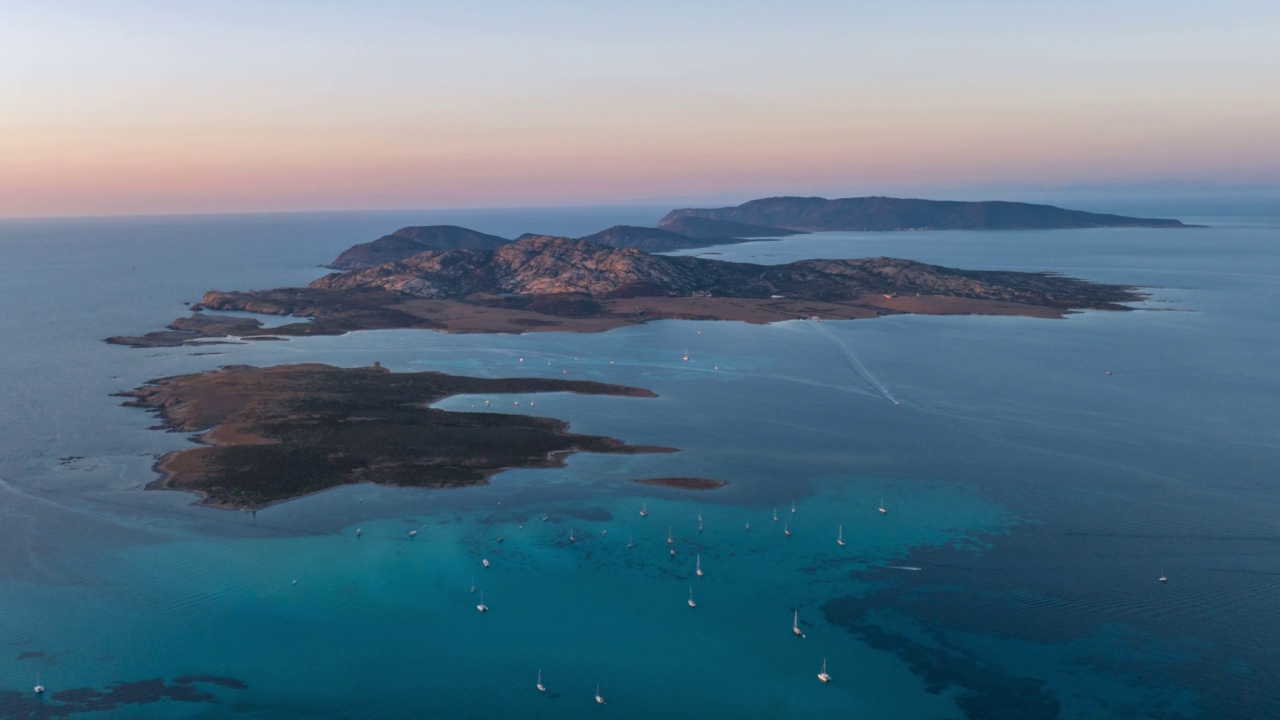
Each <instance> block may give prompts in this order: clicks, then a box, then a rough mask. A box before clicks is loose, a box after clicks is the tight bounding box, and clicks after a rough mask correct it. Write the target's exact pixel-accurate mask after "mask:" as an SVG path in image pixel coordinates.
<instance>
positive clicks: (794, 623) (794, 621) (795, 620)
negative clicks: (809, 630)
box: [791, 610, 804, 638]
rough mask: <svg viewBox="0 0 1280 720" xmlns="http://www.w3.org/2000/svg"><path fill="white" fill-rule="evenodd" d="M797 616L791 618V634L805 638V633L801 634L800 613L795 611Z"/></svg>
mask: <svg viewBox="0 0 1280 720" xmlns="http://www.w3.org/2000/svg"><path fill="white" fill-rule="evenodd" d="M794 612H795V614H794V615H792V616H791V632H792V634H793V635H795V636H796V637H800V638H802V637H804V633H802V632H800V611H799V610H795V611H794Z"/></svg>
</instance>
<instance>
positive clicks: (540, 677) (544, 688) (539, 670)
mask: <svg viewBox="0 0 1280 720" xmlns="http://www.w3.org/2000/svg"><path fill="white" fill-rule="evenodd" d="M546 691H547V686H546V685H543V684H542V668H538V692H546Z"/></svg>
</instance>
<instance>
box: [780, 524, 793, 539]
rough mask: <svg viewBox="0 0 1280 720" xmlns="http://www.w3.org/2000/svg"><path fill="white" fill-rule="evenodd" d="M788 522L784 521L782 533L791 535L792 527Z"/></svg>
mask: <svg viewBox="0 0 1280 720" xmlns="http://www.w3.org/2000/svg"><path fill="white" fill-rule="evenodd" d="M787 525H788V523H782V534H783V535H786V536H787V537H791V528H789V527H787Z"/></svg>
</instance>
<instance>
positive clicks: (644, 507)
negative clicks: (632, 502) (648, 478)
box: [640, 501, 649, 517]
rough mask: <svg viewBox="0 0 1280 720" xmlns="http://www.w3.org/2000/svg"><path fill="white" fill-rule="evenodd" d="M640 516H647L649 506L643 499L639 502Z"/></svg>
mask: <svg viewBox="0 0 1280 720" xmlns="http://www.w3.org/2000/svg"><path fill="white" fill-rule="evenodd" d="M640 517H649V508H648V506H647V505H646V504H645V503H644V502H643V501H641V503H640Z"/></svg>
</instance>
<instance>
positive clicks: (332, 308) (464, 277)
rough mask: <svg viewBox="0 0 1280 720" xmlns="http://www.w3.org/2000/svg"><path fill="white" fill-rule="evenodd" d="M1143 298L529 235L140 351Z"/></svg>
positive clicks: (205, 320)
mask: <svg viewBox="0 0 1280 720" xmlns="http://www.w3.org/2000/svg"><path fill="white" fill-rule="evenodd" d="M1141 297H1142V295H1141V294H1140V293H1139V292H1137V291H1136V290H1135V289H1134V288H1131V287H1127V286H1120V285H1103V284H1098V283H1092V282H1087V281H1084V280H1079V279H1076V278H1070V277H1065V276H1062V275H1057V274H1054V273H1034V272H1008V271H983V270H957V269H953V268H945V267H941V266H938V265H929V264H926V263H920V262H915V261H912V260H902V259H897V258H885V257H879V258H864V259H857V260H801V261H798V262H793V263H787V264H785V265H757V264H754V263H736V262H725V261H719V260H710V259H706V258H700V257H670V256H665V255H652V254H649V253H645V252H641V251H639V250H636V249H633V248H610V247H605V246H602V245H598V244H596V243H592V242H587V241H584V240H570V239H568V238H556V237H544V236H526V237H524V238H523V239H521V240H519V241H517V242H513V243H509V244H506V245H502V246H500V247H498V248H497V249H495V250H428V251H424V252H421V253H418V254H415V255H413V256H411V257H409V258H406V259H403V260H398V261H393V262H386V263H382V264H379V265H375V266H373V267H368V268H360V269H353V270H348V271H345V272H340V273H332V274H330V275H326V276H324V277H322V278H320V279H318V280H316V281H314V282H312V283H311V284H310V285H308V286H307V287H305V288H280V289H275V290H262V291H249V292H235V291H232V292H222V291H210V292H208V293H206V294H205V295H204V297H202V298H201V299H200V301H199V303H198V304H196V305H194V306H193V309H194V310H197V311H202V310H205V309H208V310H237V311H247V312H253V313H263V314H270V315H286V316H297V317H302V318H310V321H308V322H297V323H291V324H287V325H283V326H279V327H272V328H265V327H262V326H261V323H259V322H258V321H257V320H253V319H250V318H242V317H219V316H217V315H212V314H200V313H199V312H198V313H197V314H194V315H192V316H191V317H189V318H181V319H179V320H176V321H174V322H173V323H172V324H170V326H169V329H167V330H163V331H157V332H152V333H149V334H147V335H144V336H123V337H113V338H109V340H108V342H112V343H116V344H121V345H130V346H134V347H156V346H175V345H181V344H184V343H190V342H198V341H201V340H203V339H208V338H220V337H225V336H235V337H241V338H252V337H256V336H272V337H279V336H300V335H334V334H341V333H345V332H349V331H352V330H376V329H393V328H423V329H432V330H444V331H451V332H509V333H520V332H527V331H533V330H544V331H545V330H560V331H578V332H597V331H602V330H608V329H610V328H615V327H619V326H623V325H627V324H633V323H639V322H646V321H649V320H654V319H660V318H672V319H686V320H738V321H744V322H754V323H766V322H774V321H777V320H788V319H807V318H813V317H818V318H829V319H853V318H868V317H876V316H879V315H886V314H895V313H925V314H1003V315H1031V316H1037V317H1059V316H1061V315H1062V314H1064V313H1067V312H1070V311H1072V310H1076V309H1081V308H1095V309H1107V310H1123V309H1126V308H1125V306H1124V305H1123V304H1122V303H1126V302H1132V301H1135V300H1139V299H1141Z"/></svg>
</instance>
